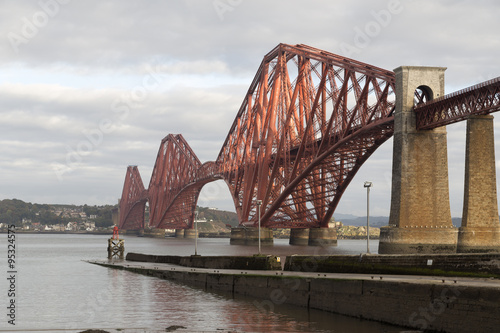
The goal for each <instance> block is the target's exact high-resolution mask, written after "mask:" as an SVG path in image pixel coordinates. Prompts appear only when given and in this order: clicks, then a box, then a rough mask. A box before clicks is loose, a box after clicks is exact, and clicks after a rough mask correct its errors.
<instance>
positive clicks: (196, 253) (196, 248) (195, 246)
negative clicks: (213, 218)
mask: <svg viewBox="0 0 500 333" xmlns="http://www.w3.org/2000/svg"><path fill="white" fill-rule="evenodd" d="M194 255H195V256H197V255H198V211H197V210H195V211H194Z"/></svg>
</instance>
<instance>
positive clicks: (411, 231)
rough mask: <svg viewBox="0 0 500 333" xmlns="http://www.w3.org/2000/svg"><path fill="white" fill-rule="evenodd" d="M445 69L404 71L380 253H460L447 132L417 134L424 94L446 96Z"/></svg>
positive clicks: (401, 72) (400, 75)
mask: <svg viewBox="0 0 500 333" xmlns="http://www.w3.org/2000/svg"><path fill="white" fill-rule="evenodd" d="M445 70H446V68H442V67H409V66H404V67H398V68H396V69H395V70H394V72H395V74H396V110H395V114H394V147H393V167H392V195H391V213H390V218H389V226H387V227H384V228H382V229H381V231H380V243H379V253H381V254H384V253H455V252H456V250H457V233H458V230H457V229H456V228H454V227H453V225H452V223H451V213H450V200H449V190H448V188H449V187H448V155H447V142H446V141H447V140H446V127H440V128H436V129H433V130H417V129H416V120H415V114H414V112H413V110H412V107H413V106H414V103H415V102H414V96H415V91H416V90H417V89H419V91H421V92H422V93H423V94H425V95H426V97H427V99H428V100H432V99H434V98H437V97H440V96H442V95H443V94H444V71H445Z"/></svg>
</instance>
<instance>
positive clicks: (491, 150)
mask: <svg viewBox="0 0 500 333" xmlns="http://www.w3.org/2000/svg"><path fill="white" fill-rule="evenodd" d="M464 185H465V188H464V207H463V215H462V227H460V229H459V232H458V246H457V252H460V253H473V252H500V222H499V219H498V204H497V187H496V168H495V138H494V133H493V116H490V115H484V116H470V117H469V119H467V143H466V157H465V182H464Z"/></svg>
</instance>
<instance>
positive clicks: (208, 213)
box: [197, 207, 239, 227]
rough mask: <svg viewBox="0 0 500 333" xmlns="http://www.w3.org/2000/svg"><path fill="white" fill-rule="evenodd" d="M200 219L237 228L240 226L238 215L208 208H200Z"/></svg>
mask: <svg viewBox="0 0 500 333" xmlns="http://www.w3.org/2000/svg"><path fill="white" fill-rule="evenodd" d="M197 209H198V212H199V213H198V218H200V219H202V218H206V219H207V221H214V222H222V223H224V224H229V225H231V226H232V227H236V226H238V224H239V221H238V215H236V213H233V212H228V211H225V210H218V209H213V208H208V207H198V208H197Z"/></svg>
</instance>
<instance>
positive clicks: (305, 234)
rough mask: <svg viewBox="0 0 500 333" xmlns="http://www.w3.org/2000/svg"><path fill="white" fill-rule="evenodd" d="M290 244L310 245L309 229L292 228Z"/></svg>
mask: <svg viewBox="0 0 500 333" xmlns="http://www.w3.org/2000/svg"><path fill="white" fill-rule="evenodd" d="M288 243H289V244H290V245H308V244H309V229H303V228H292V229H290V241H289V242H288Z"/></svg>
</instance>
